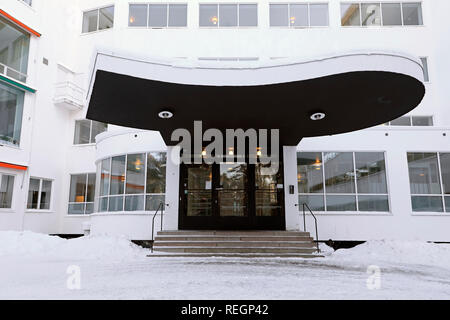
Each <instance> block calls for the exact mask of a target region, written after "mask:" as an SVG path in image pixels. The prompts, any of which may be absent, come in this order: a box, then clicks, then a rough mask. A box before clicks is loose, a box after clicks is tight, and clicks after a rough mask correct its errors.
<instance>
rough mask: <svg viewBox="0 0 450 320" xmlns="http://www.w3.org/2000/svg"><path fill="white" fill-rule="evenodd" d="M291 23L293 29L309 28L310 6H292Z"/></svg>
mask: <svg viewBox="0 0 450 320" xmlns="http://www.w3.org/2000/svg"><path fill="white" fill-rule="evenodd" d="M289 23H290V25H291V26H292V27H307V26H308V25H309V21H308V5H307V4H291V5H290V16H289Z"/></svg>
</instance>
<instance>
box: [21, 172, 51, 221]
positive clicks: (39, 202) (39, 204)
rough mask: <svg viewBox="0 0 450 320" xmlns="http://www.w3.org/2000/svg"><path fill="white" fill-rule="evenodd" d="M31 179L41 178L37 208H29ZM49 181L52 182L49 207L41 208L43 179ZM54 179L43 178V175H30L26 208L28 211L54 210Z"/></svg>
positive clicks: (46, 211)
mask: <svg viewBox="0 0 450 320" xmlns="http://www.w3.org/2000/svg"><path fill="white" fill-rule="evenodd" d="M31 179H35V180H39V191H38V202H37V208H28V197H29V192H30V181H31ZM44 180H45V181H49V182H50V183H51V187H50V201H49V207H48V209H40V206H41V197H42V183H43V181H44ZM54 182H55V180H54V179H49V178H41V177H35V176H30V177H29V179H28V189H27V203H26V206H25V210H26V212H35V213H40V212H42V213H49V212H52V209H53V193H54Z"/></svg>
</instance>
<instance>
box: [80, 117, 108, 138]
mask: <svg viewBox="0 0 450 320" xmlns="http://www.w3.org/2000/svg"><path fill="white" fill-rule="evenodd" d="M107 129H108V124H106V123H103V122H97V121H94V120H87V119H83V120H76V121H75V137H74V139H73V144H89V143H95V137H96V136H97V135H98V134H100V133H102V132H105V131H106V130H107Z"/></svg>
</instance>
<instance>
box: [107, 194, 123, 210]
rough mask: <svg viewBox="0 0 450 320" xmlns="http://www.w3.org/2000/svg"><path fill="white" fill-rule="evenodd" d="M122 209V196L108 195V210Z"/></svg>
mask: <svg viewBox="0 0 450 320" xmlns="http://www.w3.org/2000/svg"><path fill="white" fill-rule="evenodd" d="M122 210H123V196H115V197H109V206H108V211H109V212H116V211H122Z"/></svg>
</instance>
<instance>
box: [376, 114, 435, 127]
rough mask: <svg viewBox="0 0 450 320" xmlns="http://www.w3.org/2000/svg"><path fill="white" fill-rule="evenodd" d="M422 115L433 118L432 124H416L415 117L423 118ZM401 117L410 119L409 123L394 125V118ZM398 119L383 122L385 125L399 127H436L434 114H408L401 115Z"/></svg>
mask: <svg viewBox="0 0 450 320" xmlns="http://www.w3.org/2000/svg"><path fill="white" fill-rule="evenodd" d="M422 117H427V118H430V119H431V123H432V125H431V126H415V125H414V124H413V123H414V122H413V119H414V118H422ZM399 118H408V119H409V125H405V126H400V125H392V124H391V122H392V121H394V120H397V119H399ZM399 118H397V119H394V120H391V121H389V122H386V123H385V124H382V125H383V126H388V127H399V128H409V127H414V128H429V127H434V126H435V125H434V124H435V121H434V118H435V117H434V115H426V114H425V115H406V116H401V117H399Z"/></svg>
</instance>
